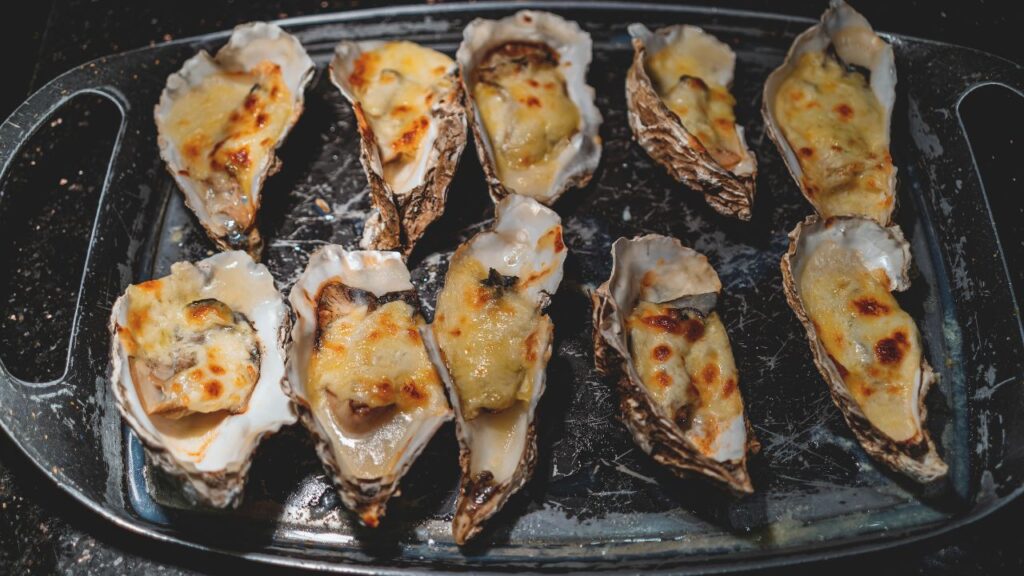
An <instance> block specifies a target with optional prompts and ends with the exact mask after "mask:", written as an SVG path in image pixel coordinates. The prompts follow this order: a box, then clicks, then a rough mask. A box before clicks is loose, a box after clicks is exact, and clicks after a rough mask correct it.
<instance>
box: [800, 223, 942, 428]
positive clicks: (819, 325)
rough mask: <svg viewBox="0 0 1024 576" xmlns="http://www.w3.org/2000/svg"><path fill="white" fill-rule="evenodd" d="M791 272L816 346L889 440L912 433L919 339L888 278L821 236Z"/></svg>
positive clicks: (918, 361)
mask: <svg viewBox="0 0 1024 576" xmlns="http://www.w3.org/2000/svg"><path fill="white" fill-rule="evenodd" d="M807 258H808V259H807V262H806V264H804V265H803V268H802V271H801V272H800V277H799V278H797V279H796V281H797V286H798V290H799V294H800V299H801V301H802V303H803V306H804V310H805V311H806V313H807V316H808V318H809V319H810V320H811V322H812V323H813V325H814V326H815V330H816V331H817V332H818V334H819V340H820V342H821V345H822V346H824V348H825V352H826V354H827V356H828V358H829V359H830V360H831V362H832V364H833V365H834V366H835V368H836V371H837V372H838V373H839V375H840V377H841V378H842V380H843V383H844V384H845V385H846V387H847V389H848V390H849V391H850V393H851V396H853V399H854V401H856V402H857V404H858V406H859V407H860V409H861V411H863V412H864V415H865V416H866V417H867V419H868V421H869V422H871V424H872V425H874V426H875V427H876V428H878V430H880V431H881V432H882V433H884V434H886V435H887V436H889V437H890V438H892V439H893V440H896V441H908V440H914V439H917V438H919V435H920V434H921V430H920V422H919V421H918V418H917V416H916V409H917V406H916V403H917V398H916V388H917V386H918V380H919V378H920V374H919V371H920V367H921V354H922V351H921V343H920V337H919V335H918V332H917V326H916V325H915V324H914V321H913V319H911V317H910V315H909V314H907V313H906V312H905V311H903V310H902V309H901V308H900V306H899V303H897V302H896V299H895V298H894V297H893V295H892V294H891V293H890V292H889V288H888V284H887V283H886V282H884V281H883V279H882V278H880V277H879V275H878V274H875V273H873V272H872V271H871V270H868V269H867V268H866V267H865V266H864V265H863V264H861V260H860V258H859V257H858V255H857V254H855V253H854V252H853V251H852V250H851V249H849V248H847V247H844V246H841V245H840V244H838V243H836V242H834V241H832V240H828V241H826V242H824V243H823V244H822V245H821V246H819V247H817V248H816V249H815V251H814V252H813V253H812V254H810V255H809V256H808V257H807Z"/></svg>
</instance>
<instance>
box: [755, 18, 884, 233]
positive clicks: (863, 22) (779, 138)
mask: <svg viewBox="0 0 1024 576" xmlns="http://www.w3.org/2000/svg"><path fill="white" fill-rule="evenodd" d="M865 30H866V31H867V32H869V34H867V35H865V34H862V33H859V32H863V31H865ZM848 31H849V32H858V33H856V34H854V33H848ZM829 46H833V47H834V48H835V50H836V55H837V56H838V57H839V58H840V59H841V60H842V61H843V62H844V63H847V64H852V65H855V66H859V67H861V68H865V69H867V70H868V71H870V83H871V91H872V92H874V94H875V96H876V97H877V98H878V100H879V102H880V103H881V104H882V107H883V108H884V109H885V112H886V114H885V123H886V126H885V133H886V136H887V138H888V136H889V133H890V127H889V124H890V121H891V118H892V109H893V105H894V103H895V101H896V58H895V56H894V55H893V50H892V46H890V45H889V44H888V43H886V42H885V41H884V40H882V39H881V38H880V37H879V36H878V35H877V34H875V33H874V31H873V30H872V28H871V24H870V23H868V21H867V19H865V18H864V16H862V15H861V14H860V13H859V12H857V11H856V10H854V9H853V8H851V7H850V5H849V4H847V3H846V2H843V0H832V2H831V3H830V5H829V8H828V10H826V11H825V13H824V14H822V15H821V22H820V23H818V24H815V25H814V26H811V27H810V28H808V29H807V30H805V31H804V32H803V33H801V34H800V35H799V36H797V37H796V40H794V41H793V45H792V46H791V47H790V49H789V52H788V53H787V54H786V59H785V61H783V63H782V65H781V66H779V67H778V68H776V69H775V70H774V71H773V72H772V73H771V74H769V75H768V79H767V80H765V83H764V93H763V96H762V98H761V116H762V117H763V118H764V125H765V133H767V134H768V137H769V138H771V139H772V142H775V146H776V147H777V148H778V149H779V154H781V155H782V159H783V161H784V163H785V164H786V168H787V169H788V170H789V173H790V175H791V176H792V177H793V180H794V181H796V185H797V186H799V187H800V192H801V193H803V195H804V198H806V199H807V201H808V202H809V203H810V204H811V205H812V206H814V209H815V210H818V211H819V213H820V210H819V209H818V206H817V205H816V204H815V203H814V198H813V196H812V195H811V194H809V193H808V190H807V187H806V186H804V179H803V170H801V168H800V162H799V161H798V160H797V158H796V153H795V152H794V151H793V149H792V148H791V147H790V146H789V142H788V141H787V140H786V136H785V135H784V134H783V133H782V128H780V127H779V124H778V121H777V120H776V119H775V115H774V114H773V113H772V106H771V102H774V101H775V95H776V93H777V92H778V89H779V87H780V86H781V85H782V82H783V81H784V80H785V79H786V77H787V76H788V73H789V69H790V66H791V65H792V63H793V62H794V61H795V60H796V58H797V57H799V56H800V55H801V54H803V53H805V52H818V51H823V50H827V49H828V48H829ZM889 190H890V194H891V195H892V197H893V202H892V204H891V206H890V209H889V212H888V214H887V215H886V217H885V218H883V219H881V220H880V222H879V223H880V224H882V225H883V226H888V225H889V224H890V223H891V222H892V213H893V211H895V209H896V168H895V167H893V169H892V174H891V175H890V177H889Z"/></svg>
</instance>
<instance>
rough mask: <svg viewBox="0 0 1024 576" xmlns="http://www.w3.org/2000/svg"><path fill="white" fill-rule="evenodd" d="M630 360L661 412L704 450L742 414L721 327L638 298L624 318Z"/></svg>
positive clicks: (715, 316)
mask: <svg viewBox="0 0 1024 576" xmlns="http://www.w3.org/2000/svg"><path fill="white" fill-rule="evenodd" d="M626 325H627V328H628V330H629V337H630V347H631V351H632V354H633V362H634V365H635V366H636V369H637V372H638V373H639V375H640V380H641V382H642V383H643V385H644V387H645V388H646V389H647V392H648V394H649V395H650V398H651V400H652V401H653V403H654V404H655V406H656V407H657V408H658V410H659V411H660V412H661V414H662V416H663V417H665V418H668V419H670V420H672V421H674V422H675V423H676V424H677V425H679V427H680V428H681V429H682V430H684V431H688V430H691V429H692V430H696V431H699V434H698V435H697V436H694V435H691V434H688V438H690V440H692V441H693V442H694V444H695V445H696V447H697V448H698V449H699V450H700V451H701V452H702V453H704V454H705V455H711V454H712V453H713V452H714V449H715V440H716V439H717V438H718V437H719V435H720V434H721V433H722V432H724V431H725V430H726V429H728V428H729V426H730V423H731V422H732V421H733V420H735V419H736V418H737V417H739V416H741V415H742V413H743V400H742V398H741V396H740V393H739V389H738V387H737V385H738V382H739V374H738V372H737V370H736V363H735V361H734V359H733V355H732V347H731V346H730V345H729V337H728V335H727V334H726V332H725V326H723V325H722V321H721V319H720V318H719V317H718V314H717V313H716V312H712V313H711V314H709V315H708V316H707V318H705V319H703V320H702V319H701V318H700V316H698V315H697V314H695V313H693V312H686V311H684V310H680V309H677V308H672V307H669V306H666V305H663V304H654V303H651V302H640V303H638V305H637V307H636V308H635V309H634V310H633V313H632V314H631V315H630V317H629V318H628V319H627V323H626Z"/></svg>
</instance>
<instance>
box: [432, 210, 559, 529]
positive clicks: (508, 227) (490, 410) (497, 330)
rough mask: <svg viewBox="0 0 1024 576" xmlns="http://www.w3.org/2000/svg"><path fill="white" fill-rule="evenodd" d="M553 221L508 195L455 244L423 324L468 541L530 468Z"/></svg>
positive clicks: (552, 267)
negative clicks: (483, 227)
mask: <svg viewBox="0 0 1024 576" xmlns="http://www.w3.org/2000/svg"><path fill="white" fill-rule="evenodd" d="M565 256H566V247H565V244H564V243H563V242H562V226H561V220H560V219H559V217H558V214H556V213H555V212H554V211H552V210H550V209H548V208H545V207H544V206H542V205H541V204H539V203H537V202H536V201H535V200H532V199H530V198H527V197H525V196H520V195H517V194H512V195H509V196H506V197H505V199H504V200H502V201H500V202H499V203H498V205H497V207H496V210H495V222H494V227H493V228H492V229H491V230H490V231H487V232H481V233H479V234H477V235H476V236H474V237H473V238H472V239H470V240H469V242H467V243H465V244H463V245H462V246H460V247H459V249H458V250H456V252H455V254H454V255H453V256H452V259H451V262H450V264H449V266H448V273H447V275H446V277H445V285H444V288H443V289H442V290H441V293H440V295H439V296H438V299H437V310H436V313H435V315H434V323H433V324H431V325H430V329H428V330H425V331H424V337H425V338H424V339H425V341H426V344H427V350H428V351H429V353H430V358H431V360H432V361H433V362H434V364H435V366H437V369H438V372H440V373H441V378H442V379H443V380H444V383H445V386H446V387H447V388H448V393H449V395H450V398H451V400H452V405H453V407H454V408H455V417H456V423H457V426H456V430H457V434H458V437H459V445H460V454H459V464H460V466H461V468H462V480H461V483H460V488H459V495H458V501H457V502H456V508H455V519H454V521H453V523H452V532H453V534H454V536H455V541H456V542H457V543H459V544H464V543H466V542H467V541H468V540H469V539H470V538H472V537H473V536H474V535H475V534H477V533H478V532H479V531H480V530H481V528H482V525H483V523H484V521H485V520H487V519H488V518H490V517H491V516H493V515H494V513H495V512H497V511H498V510H499V509H500V508H501V507H502V505H504V503H505V501H507V500H508V498H509V497H510V496H511V495H512V494H513V493H515V492H516V491H518V490H519V489H520V488H522V487H523V485H524V484H525V483H526V481H527V480H529V478H530V476H531V475H532V474H533V468H534V465H535V464H536V460H537V440H536V430H535V428H534V423H533V418H534V413H535V411H536V409H537V402H538V401H539V400H540V396H541V394H542V393H543V392H544V382H545V375H546V367H547V362H548V359H549V358H550V357H551V339H552V334H553V332H554V325H553V324H552V322H551V319H550V318H549V317H548V316H547V315H546V314H545V313H544V308H545V307H546V306H547V304H548V301H549V299H550V296H551V295H552V294H554V293H555V291H556V290H558V285H559V283H561V281H562V264H563V263H564V261H565Z"/></svg>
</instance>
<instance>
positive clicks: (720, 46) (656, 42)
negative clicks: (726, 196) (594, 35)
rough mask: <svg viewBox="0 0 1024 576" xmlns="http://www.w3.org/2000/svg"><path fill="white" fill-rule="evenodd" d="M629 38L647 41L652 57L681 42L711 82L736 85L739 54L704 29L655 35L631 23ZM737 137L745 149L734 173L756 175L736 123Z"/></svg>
mask: <svg viewBox="0 0 1024 576" xmlns="http://www.w3.org/2000/svg"><path fill="white" fill-rule="evenodd" d="M629 35H630V36H631V37H633V38H636V39H638V40H640V41H641V42H643V44H644V47H645V48H646V50H647V57H648V58H650V57H651V56H653V55H654V54H656V53H658V52H659V51H661V50H662V49H663V48H665V47H666V46H669V45H672V44H675V43H676V42H680V43H681V45H682V49H683V51H684V52H685V53H687V54H689V55H690V56H692V57H693V58H694V60H697V61H698V62H700V63H701V64H702V65H703V66H706V67H707V68H708V75H709V76H710V78H711V80H713V81H714V82H715V83H716V84H719V85H721V86H725V87H726V88H729V87H731V86H732V80H733V73H734V71H735V68H736V54H735V53H734V52H733V51H732V48H730V47H729V45H728V44H726V43H725V42H722V41H721V40H719V39H718V38H715V37H714V36H712V35H711V34H708V33H707V32H705V31H704V30H703V29H702V28H698V27H697V26H690V25H686V24H680V25H675V26H667V27H665V28H659V29H658V30H656V31H654V32H651V30H650V29H648V28H647V27H646V26H644V25H643V24H630V25H629ZM736 135H737V137H738V138H739V141H740V147H741V148H742V150H743V160H741V161H740V162H739V164H736V165H735V166H733V168H732V170H730V172H732V173H733V174H736V175H737V176H745V175H749V174H753V173H754V170H755V169H756V168H757V161H756V160H755V159H754V155H753V154H751V153H750V148H749V147H748V146H747V141H746V138H744V131H743V126H740V125H739V124H736Z"/></svg>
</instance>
